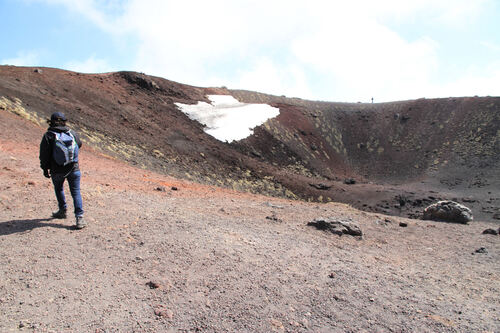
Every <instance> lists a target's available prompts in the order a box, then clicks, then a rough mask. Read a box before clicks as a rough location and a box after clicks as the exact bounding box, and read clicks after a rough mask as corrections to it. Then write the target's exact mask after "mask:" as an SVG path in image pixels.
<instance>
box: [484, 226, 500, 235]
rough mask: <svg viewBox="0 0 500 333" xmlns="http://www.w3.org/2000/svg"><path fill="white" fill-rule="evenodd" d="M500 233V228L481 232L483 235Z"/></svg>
mask: <svg viewBox="0 0 500 333" xmlns="http://www.w3.org/2000/svg"><path fill="white" fill-rule="evenodd" d="M499 232H500V228H499V229H498V230H496V229H486V230H484V231H483V234H484V235H498V234H499Z"/></svg>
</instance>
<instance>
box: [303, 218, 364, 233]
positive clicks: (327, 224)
mask: <svg viewBox="0 0 500 333" xmlns="http://www.w3.org/2000/svg"><path fill="white" fill-rule="evenodd" d="M307 225H310V226H313V227H316V228H317V229H319V230H326V231H330V232H331V233H334V234H336V235H339V236H342V235H343V234H347V235H352V236H363V232H362V231H361V229H360V228H359V227H358V226H357V225H356V224H354V223H353V222H352V221H350V220H337V219H334V218H326V219H325V218H318V219H314V220H313V221H311V222H309V223H307Z"/></svg>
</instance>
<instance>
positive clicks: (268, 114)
mask: <svg viewBox="0 0 500 333" xmlns="http://www.w3.org/2000/svg"><path fill="white" fill-rule="evenodd" d="M207 97H208V99H210V101H211V104H208V103H206V102H198V104H196V105H192V104H181V103H175V105H177V107H178V108H179V109H180V110H181V111H182V112H184V113H185V114H186V115H187V116H188V117H189V118H191V119H193V120H196V121H198V122H200V123H202V124H203V125H205V126H206V127H205V133H207V134H210V135H211V136H213V137H214V138H216V139H218V140H220V141H227V142H231V141H234V140H241V139H244V138H246V137H248V136H250V135H251V134H252V133H253V130H252V129H253V128H254V127H256V126H259V125H262V124H263V123H264V122H266V121H267V120H268V119H270V118H274V117H276V116H277V115H279V113H280V111H279V109H278V108H274V107H272V106H270V105H267V104H247V103H241V102H239V101H238V100H237V99H235V98H234V97H233V96H228V95H208V96H207Z"/></svg>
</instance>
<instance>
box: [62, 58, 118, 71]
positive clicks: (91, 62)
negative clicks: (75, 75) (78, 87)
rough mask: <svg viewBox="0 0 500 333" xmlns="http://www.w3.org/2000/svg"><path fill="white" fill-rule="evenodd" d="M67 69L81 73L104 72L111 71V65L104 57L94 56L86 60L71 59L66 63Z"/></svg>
mask: <svg viewBox="0 0 500 333" xmlns="http://www.w3.org/2000/svg"><path fill="white" fill-rule="evenodd" d="M64 68H65V69H68V70H71V71H74V72H80V73H103V72H109V71H110V68H111V66H110V65H109V64H108V63H107V62H106V60H104V59H96V58H95V57H94V56H91V57H90V58H88V59H86V60H84V61H71V62H68V63H66V64H65V65H64Z"/></svg>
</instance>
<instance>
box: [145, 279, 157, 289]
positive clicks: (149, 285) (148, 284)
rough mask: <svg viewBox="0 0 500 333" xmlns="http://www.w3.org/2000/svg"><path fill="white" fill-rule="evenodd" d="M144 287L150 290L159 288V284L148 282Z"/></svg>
mask: <svg viewBox="0 0 500 333" xmlns="http://www.w3.org/2000/svg"><path fill="white" fill-rule="evenodd" d="M146 285H147V286H148V287H149V288H151V289H158V288H160V284H159V283H158V282H154V281H149V282H148V283H146Z"/></svg>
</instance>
